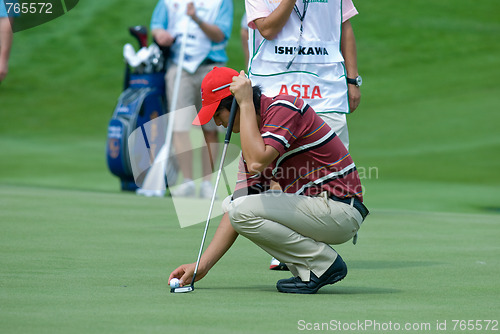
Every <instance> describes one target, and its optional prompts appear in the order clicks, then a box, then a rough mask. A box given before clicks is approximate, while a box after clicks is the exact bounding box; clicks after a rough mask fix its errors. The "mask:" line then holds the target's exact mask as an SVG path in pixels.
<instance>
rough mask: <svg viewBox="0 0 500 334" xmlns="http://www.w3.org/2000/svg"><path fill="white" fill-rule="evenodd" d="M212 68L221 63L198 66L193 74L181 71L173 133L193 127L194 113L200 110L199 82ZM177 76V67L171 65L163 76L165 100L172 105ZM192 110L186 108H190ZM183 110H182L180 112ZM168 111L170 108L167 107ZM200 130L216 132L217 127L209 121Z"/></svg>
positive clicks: (212, 121)
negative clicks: (165, 91) (165, 87)
mask: <svg viewBox="0 0 500 334" xmlns="http://www.w3.org/2000/svg"><path fill="white" fill-rule="evenodd" d="M214 66H218V67H221V66H224V64H222V63H214V64H210V65H200V67H198V69H197V70H196V72H194V73H193V74H191V73H188V72H186V71H185V70H183V71H182V72H181V73H182V74H181V81H180V86H179V96H178V97H177V105H176V110H179V111H180V112H178V113H176V115H175V119H174V131H176V132H187V131H189V130H190V129H191V127H192V126H193V125H192V124H191V123H192V122H193V120H194V119H195V118H196V113H197V112H198V111H200V109H201V92H200V89H201V82H202V81H203V78H205V76H206V75H207V74H208V72H210V71H211V70H212V69H213V68H214ZM176 75H177V65H175V64H174V63H172V64H171V65H170V66H169V68H168V70H167V73H166V75H165V81H166V83H167V98H168V103H169V104H170V103H172V101H173V99H174V83H175V77H176ZM192 106H194V108H188V107H192ZM181 109H183V110H181ZM169 110H170V106H169ZM202 128H203V129H204V130H207V131H215V130H217V125H216V124H215V122H214V120H213V119H211V120H210V121H209V122H208V123H207V124H204V125H202Z"/></svg>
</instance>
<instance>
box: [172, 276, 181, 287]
mask: <svg viewBox="0 0 500 334" xmlns="http://www.w3.org/2000/svg"><path fill="white" fill-rule="evenodd" d="M179 285H180V283H179V279H178V278H172V279H171V280H170V287H171V288H178V287H179Z"/></svg>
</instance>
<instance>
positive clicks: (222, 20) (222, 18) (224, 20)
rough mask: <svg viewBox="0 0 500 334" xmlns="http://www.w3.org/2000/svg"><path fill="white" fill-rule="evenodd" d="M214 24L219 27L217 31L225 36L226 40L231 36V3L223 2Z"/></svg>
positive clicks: (224, 0) (228, 1)
mask: <svg viewBox="0 0 500 334" xmlns="http://www.w3.org/2000/svg"><path fill="white" fill-rule="evenodd" d="M214 24H215V25H216V26H217V27H219V29H220V30H221V31H222V32H223V33H224V36H226V40H228V39H229V37H230V36H231V29H232V28H233V1H232V0H223V1H222V4H221V7H220V10H219V14H218V15H217V18H216V19H215V22H214Z"/></svg>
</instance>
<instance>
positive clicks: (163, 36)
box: [153, 29, 175, 47]
mask: <svg viewBox="0 0 500 334" xmlns="http://www.w3.org/2000/svg"><path fill="white" fill-rule="evenodd" d="M153 37H154V39H155V41H156V43H158V45H160V46H165V47H168V46H171V45H172V44H174V41H175V38H174V36H172V35H171V34H170V33H169V32H168V31H166V30H164V29H157V30H155V31H154V32H153Z"/></svg>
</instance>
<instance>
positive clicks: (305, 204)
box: [169, 67, 368, 294]
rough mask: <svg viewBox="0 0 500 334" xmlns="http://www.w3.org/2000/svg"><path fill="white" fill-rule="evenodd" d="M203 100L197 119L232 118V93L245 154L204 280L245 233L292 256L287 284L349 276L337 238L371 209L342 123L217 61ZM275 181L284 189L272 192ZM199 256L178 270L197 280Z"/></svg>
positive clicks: (283, 283) (301, 286)
mask: <svg viewBox="0 0 500 334" xmlns="http://www.w3.org/2000/svg"><path fill="white" fill-rule="evenodd" d="M201 94H202V100H203V107H202V109H201V110H200V112H199V113H198V116H197V118H196V119H195V120H194V122H193V124H195V125H201V124H204V123H206V122H208V121H209V120H210V119H212V118H213V119H214V121H215V123H216V124H217V125H223V126H225V127H227V125H228V122H229V115H230V106H231V103H232V100H233V98H235V99H236V101H237V104H238V107H237V111H236V117H235V121H234V126H233V132H234V133H240V140H241V150H242V159H241V160H240V165H239V171H238V181H237V184H236V188H235V190H234V193H233V196H232V198H231V200H230V201H229V200H228V201H225V202H224V204H223V210H224V212H225V213H224V215H223V217H222V220H221V222H220V224H219V226H218V228H217V231H216V232H215V235H214V237H213V239H212V241H211V242H210V244H209V246H208V247H207V249H206V250H205V252H204V253H203V255H202V256H201V259H200V262H199V267H198V270H197V273H196V281H198V280H200V279H201V278H203V277H204V276H205V275H206V274H207V273H208V271H209V270H210V269H211V268H212V267H213V266H214V265H215V263H217V261H218V260H219V259H220V258H221V257H222V256H223V255H224V254H225V253H226V252H227V251H228V250H229V248H230V247H231V246H232V244H233V243H234V241H235V240H236V238H237V236H238V234H241V235H242V236H244V237H246V238H248V239H249V240H251V241H252V242H253V243H255V244H256V245H257V246H259V247H261V248H262V249H263V250H265V251H266V252H268V253H269V254H270V255H272V256H273V257H275V258H276V259H278V260H280V262H283V263H286V265H287V266H288V268H289V269H290V271H291V273H292V274H293V275H294V277H292V278H289V279H282V280H279V281H278V282H277V284H276V287H277V289H278V291H280V292H288V293H304V294H312V293H316V292H317V291H318V290H319V289H320V288H321V287H323V286H325V285H327V284H334V283H336V282H338V281H340V280H342V279H343V278H344V277H345V276H346V275H347V267H346V264H345V263H344V261H343V260H342V258H341V257H340V255H339V254H338V253H337V252H336V251H335V250H334V249H333V248H332V247H330V244H341V243H344V242H346V241H348V240H350V239H351V238H353V237H355V236H356V235H357V232H358V230H359V228H360V227H361V224H362V223H363V220H364V219H365V217H366V216H367V215H368V209H367V208H366V207H365V206H364V205H363V196H362V190H361V183H360V180H359V176H358V172H357V170H356V166H355V164H354V162H353V160H352V158H351V156H350V154H349V152H348V151H347V150H346V148H345V147H344V145H343V144H342V142H341V141H340V139H339V138H338V137H337V135H336V134H335V132H334V131H333V130H332V129H331V128H330V127H329V126H328V125H327V124H326V123H325V122H323V121H322V120H321V118H320V117H319V116H317V115H316V113H315V112H314V110H313V109H312V108H311V107H310V106H309V105H307V104H306V103H305V102H304V101H303V100H301V99H300V98H297V97H294V96H289V95H278V96H275V97H267V96H265V95H262V94H261V93H260V88H259V87H252V83H251V81H250V80H249V79H248V78H247V77H246V76H245V73H244V72H243V71H241V73H238V72H237V71H235V70H233V69H230V68H225V67H222V68H217V67H215V68H214V69H213V70H212V71H211V72H209V73H208V74H207V76H206V77H205V78H204V80H203V83H202V86H201ZM271 180H273V181H276V182H278V183H279V185H280V186H281V189H282V190H283V192H276V191H269V184H270V182H271ZM195 266H196V264H195V263H191V264H184V265H181V266H180V267H178V268H177V269H175V270H174V271H173V272H172V273H171V274H170V277H169V281H170V279H172V278H179V279H180V285H181V286H184V285H187V284H190V283H191V280H192V278H193V273H194V270H195Z"/></svg>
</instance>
